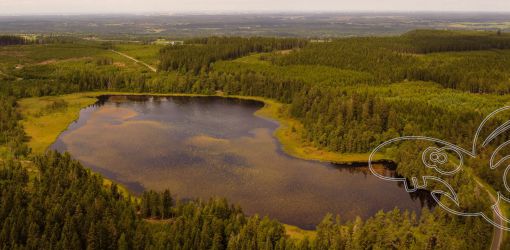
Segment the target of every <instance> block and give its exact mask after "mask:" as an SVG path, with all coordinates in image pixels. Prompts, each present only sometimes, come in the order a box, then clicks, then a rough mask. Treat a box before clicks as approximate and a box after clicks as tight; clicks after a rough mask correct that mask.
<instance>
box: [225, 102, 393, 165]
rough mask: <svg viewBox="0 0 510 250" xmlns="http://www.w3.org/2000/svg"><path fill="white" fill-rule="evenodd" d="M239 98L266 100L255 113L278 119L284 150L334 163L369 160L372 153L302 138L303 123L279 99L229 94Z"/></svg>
mask: <svg viewBox="0 0 510 250" xmlns="http://www.w3.org/2000/svg"><path fill="white" fill-rule="evenodd" d="M229 97H233V98H239V99H248V100H257V101H261V102H264V104H265V105H264V108H262V109H260V110H258V111H257V112H256V113H255V114H256V115H258V116H260V117H264V118H269V119H273V120H276V121H278V123H279V124H280V127H279V128H278V129H277V130H276V131H275V133H274V136H275V137H276V138H277V139H278V141H279V142H280V143H281V144H282V148H283V150H284V151H285V152H286V153H287V154H289V155H292V156H294V157H297V158H300V159H304V160H314V161H322V162H334V163H343V164H349V163H357V162H368V157H369V155H370V153H361V154H345V153H337V152H332V151H328V150H325V149H320V148H317V147H315V146H313V145H310V144H309V143H306V142H304V141H303V140H302V134H303V130H304V128H303V125H302V124H301V122H299V121H298V120H296V119H293V118H291V117H290V116H289V115H288V113H287V111H286V109H287V106H286V105H284V104H282V103H279V102H277V101H274V100H271V99H267V98H262V97H247V96H229ZM382 159H384V155H381V154H378V155H376V156H375V158H374V160H382Z"/></svg>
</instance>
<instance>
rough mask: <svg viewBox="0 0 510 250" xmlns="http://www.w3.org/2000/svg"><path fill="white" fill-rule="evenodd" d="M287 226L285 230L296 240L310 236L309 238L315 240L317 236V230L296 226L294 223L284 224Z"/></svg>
mask: <svg viewBox="0 0 510 250" xmlns="http://www.w3.org/2000/svg"><path fill="white" fill-rule="evenodd" d="M283 226H284V227H285V232H286V233H287V235H288V236H289V237H290V238H291V239H295V240H299V241H300V240H303V239H305V238H308V239H309V240H313V239H315V238H316V237H317V232H316V231H315V230H304V229H301V228H299V227H296V226H292V225H287V224H284V225H283Z"/></svg>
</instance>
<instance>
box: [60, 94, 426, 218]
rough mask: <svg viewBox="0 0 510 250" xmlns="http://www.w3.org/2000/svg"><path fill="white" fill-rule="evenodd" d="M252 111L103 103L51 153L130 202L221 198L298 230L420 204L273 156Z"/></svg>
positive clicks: (363, 173)
mask: <svg viewBox="0 0 510 250" xmlns="http://www.w3.org/2000/svg"><path fill="white" fill-rule="evenodd" d="M261 107H262V104H261V103H259V102H255V101H247V100H238V99H227V98H216V97H147V96H136V97H135V96H129V97H127V96H112V97H107V98H103V99H102V100H101V101H100V102H99V103H98V104H97V105H94V106H91V107H89V108H86V109H84V110H82V111H81V113H80V118H79V120H78V121H76V122H75V123H73V124H72V125H71V126H70V127H69V129H68V130H67V131H65V132H64V133H63V134H62V135H61V136H60V137H59V138H58V140H57V141H56V142H55V144H54V145H53V146H52V148H53V149H56V150H59V151H69V152H70V153H71V154H72V155H73V156H74V157H75V158H77V159H78V160H80V161H81V162H82V163H84V164H85V165H86V166H88V167H90V168H92V169H93V170H95V171H97V172H100V173H102V174H103V175H105V176H106V177H108V178H112V179H114V180H116V181H118V182H120V183H123V184H125V185H126V186H127V187H128V188H129V189H131V190H132V191H133V192H137V193H138V192H141V191H143V189H144V188H147V189H155V190H164V189H167V188H168V189H170V190H171V192H172V193H173V194H175V195H177V196H178V197H179V198H182V199H187V198H205V199H207V198H209V197H211V196H222V197H226V198H228V200H229V201H231V202H234V203H238V204H240V205H241V206H242V207H243V209H244V210H245V211H246V212H247V213H248V214H254V213H258V214H262V215H269V216H271V217H273V218H276V219H279V220H280V221H282V222H284V223H289V224H294V225H298V226H300V227H303V228H313V227H314V226H315V225H316V224H317V223H318V222H320V220H321V219H322V217H323V216H324V215H325V214H326V213H328V212H331V213H335V214H340V215H341V217H342V218H343V219H353V218H355V217H356V216H361V217H367V216H371V215H374V214H375V213H376V212H377V211H378V210H381V209H384V210H390V209H393V208H394V207H399V208H402V209H409V210H413V211H419V210H420V209H421V207H422V206H424V205H426V204H427V199H426V197H427V195H420V194H408V193H407V192H405V191H404V189H403V188H402V187H399V186H398V184H397V183H391V182H385V181H382V180H380V179H378V178H376V177H374V176H373V175H371V174H370V172H369V170H368V168H367V167H363V166H356V167H353V166H342V165H336V164H328V163H319V162H313V161H304V160H300V159H296V158H293V157H290V156H288V155H286V154H284V153H282V151H281V148H280V145H279V144H278V142H277V141H276V139H275V138H274V137H273V136H272V133H273V132H274V130H275V129H276V128H277V127H278V124H277V123H276V122H274V121H271V120H267V119H263V118H260V117H257V116H254V114H253V113H254V112H255V111H256V110H257V109H259V108H261ZM379 169H380V171H384V173H385V174H386V175H394V174H395V172H394V171H393V170H391V169H388V168H385V167H384V166H382V165H381V166H379Z"/></svg>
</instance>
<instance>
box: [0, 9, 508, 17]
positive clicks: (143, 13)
mask: <svg viewBox="0 0 510 250" xmlns="http://www.w3.org/2000/svg"><path fill="white" fill-rule="evenodd" d="M412 13H421V14H445V13H452V14H510V10H498V11H496V10H478V11H475V10H306V11H296V10H238V11H233V10H226V11H175V12H170V11H160V12H155V11H138V12H134V11H119V12H72V11H68V12H26V13H23V12H19V13H10V14H8V13H2V12H0V16H1V17H6V16H8V17H15V16H18V17H22V16H105V15H131V16H179V15H181V16H182V15H242V14H412Z"/></svg>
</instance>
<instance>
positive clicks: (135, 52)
mask: <svg viewBox="0 0 510 250" xmlns="http://www.w3.org/2000/svg"><path fill="white" fill-rule="evenodd" d="M163 47H164V46H163V45H155V44H152V45H144V44H133V43H127V44H124V43H123V44H116V45H115V49H116V50H117V51H119V52H122V53H125V54H127V55H129V56H131V57H134V58H136V59H138V60H140V61H143V62H145V63H147V64H149V65H151V66H154V67H157V66H158V64H159V59H158V56H159V50H160V49H161V48H163Z"/></svg>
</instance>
